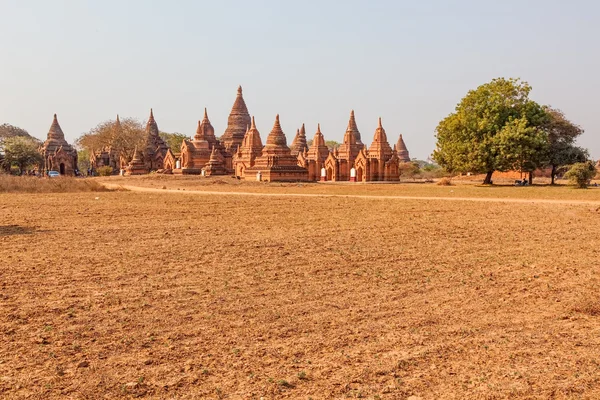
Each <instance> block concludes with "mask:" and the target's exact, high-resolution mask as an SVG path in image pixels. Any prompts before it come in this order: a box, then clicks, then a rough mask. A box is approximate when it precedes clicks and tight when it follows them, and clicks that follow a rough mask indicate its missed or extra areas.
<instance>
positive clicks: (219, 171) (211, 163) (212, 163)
mask: <svg viewBox="0 0 600 400" xmlns="http://www.w3.org/2000/svg"><path fill="white" fill-rule="evenodd" d="M204 175H206V176H211V175H227V170H226V169H225V162H224V160H223V156H222V155H221V153H220V152H219V151H218V150H217V146H213V148H212V151H211V153H210V158H209V160H208V162H207V163H206V166H205V167H204Z"/></svg>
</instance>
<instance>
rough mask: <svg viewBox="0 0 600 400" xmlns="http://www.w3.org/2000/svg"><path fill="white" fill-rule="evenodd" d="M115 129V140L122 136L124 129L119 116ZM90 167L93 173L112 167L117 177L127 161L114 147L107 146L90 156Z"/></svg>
mask: <svg viewBox="0 0 600 400" xmlns="http://www.w3.org/2000/svg"><path fill="white" fill-rule="evenodd" d="M113 129H114V133H113V135H114V136H113V139H114V138H117V137H119V136H120V135H121V133H122V129H123V128H122V127H121V120H120V119H119V115H118V114H117V119H116V121H115V124H114V127H113ZM90 166H91V168H92V171H96V170H97V169H98V168H101V167H111V168H112V169H113V174H114V175H116V174H118V173H119V172H120V170H121V168H123V169H124V168H125V167H126V166H127V160H126V159H125V158H124V157H122V156H121V155H120V154H119V152H118V151H117V150H115V149H113V148H112V146H107V147H104V148H102V149H100V150H96V151H94V152H93V153H92V154H91V155H90Z"/></svg>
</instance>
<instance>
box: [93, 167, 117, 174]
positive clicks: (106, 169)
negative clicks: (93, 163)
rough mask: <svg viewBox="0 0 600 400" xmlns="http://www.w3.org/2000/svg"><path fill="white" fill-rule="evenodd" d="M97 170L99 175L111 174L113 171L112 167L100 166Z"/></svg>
mask: <svg viewBox="0 0 600 400" xmlns="http://www.w3.org/2000/svg"><path fill="white" fill-rule="evenodd" d="M96 172H98V175H99V176H111V175H112V173H113V169H112V167H108V166H105V167H98V168H96Z"/></svg>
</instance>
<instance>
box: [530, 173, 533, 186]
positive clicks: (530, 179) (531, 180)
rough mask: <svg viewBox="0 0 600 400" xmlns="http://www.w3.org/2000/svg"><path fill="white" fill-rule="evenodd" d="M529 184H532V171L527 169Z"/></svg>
mask: <svg viewBox="0 0 600 400" xmlns="http://www.w3.org/2000/svg"><path fill="white" fill-rule="evenodd" d="M529 184H530V185H533V171H529Z"/></svg>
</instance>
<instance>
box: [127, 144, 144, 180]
mask: <svg viewBox="0 0 600 400" xmlns="http://www.w3.org/2000/svg"><path fill="white" fill-rule="evenodd" d="M143 157H144V156H143V154H142V152H141V151H139V150H138V148H137V146H136V148H135V150H134V151H133V158H132V159H131V161H130V162H129V164H128V165H127V167H125V175H128V176H129V175H144V174H147V173H148V167H147V165H146V163H145V162H144V160H143Z"/></svg>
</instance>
